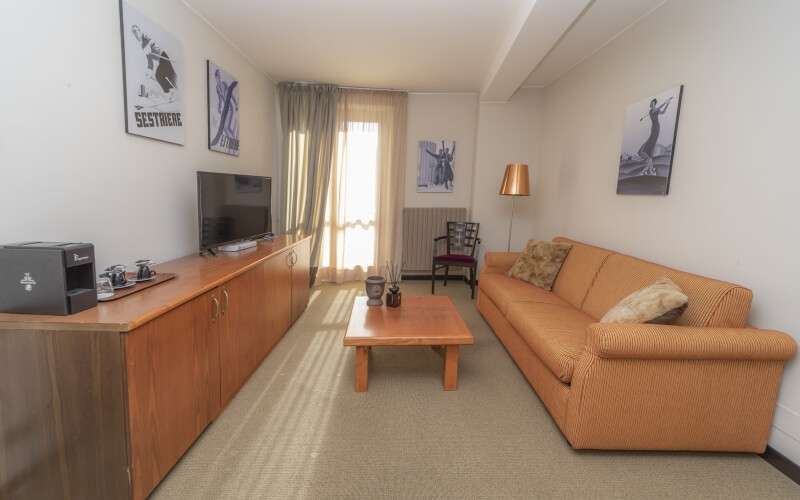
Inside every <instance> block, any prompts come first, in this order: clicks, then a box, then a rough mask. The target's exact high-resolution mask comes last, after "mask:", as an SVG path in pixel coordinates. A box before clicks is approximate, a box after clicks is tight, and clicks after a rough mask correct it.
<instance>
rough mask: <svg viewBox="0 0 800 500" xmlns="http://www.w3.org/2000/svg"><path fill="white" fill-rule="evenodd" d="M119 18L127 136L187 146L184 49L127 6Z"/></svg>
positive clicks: (170, 36)
mask: <svg viewBox="0 0 800 500" xmlns="http://www.w3.org/2000/svg"><path fill="white" fill-rule="evenodd" d="M120 13H121V22H120V26H121V29H122V72H123V84H124V94H125V131H126V132H128V133H129V134H136V135H141V136H144V137H150V138H152V139H158V140H161V141H166V142H173V143H175V144H183V142H184V126H183V95H182V92H181V90H182V89H183V76H184V75H183V45H182V44H181V42H180V41H179V40H178V39H176V38H174V37H173V36H172V35H170V34H169V33H167V32H166V31H164V30H163V29H161V27H159V26H158V25H157V24H155V23H154V22H152V21H151V20H150V19H148V18H147V17H145V15H144V14H142V13H141V12H139V11H138V10H136V9H134V8H133V7H131V6H130V5H128V3H127V2H124V1H121V2H120Z"/></svg>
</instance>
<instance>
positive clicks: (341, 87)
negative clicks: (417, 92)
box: [337, 85, 409, 94]
mask: <svg viewBox="0 0 800 500" xmlns="http://www.w3.org/2000/svg"><path fill="white" fill-rule="evenodd" d="M337 87H339V88H340V89H347V90H380V91H383V92H405V93H406V94H408V93H409V92H408V90H403V89H378V88H374V87H350V86H349V85H337Z"/></svg>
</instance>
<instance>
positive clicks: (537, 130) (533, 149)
mask: <svg viewBox="0 0 800 500" xmlns="http://www.w3.org/2000/svg"><path fill="white" fill-rule="evenodd" d="M543 96H544V91H543V90H542V89H520V90H519V91H517V93H516V94H514V96H513V97H512V98H511V99H509V101H508V102H507V103H482V104H481V105H480V108H479V117H478V139H477V144H478V147H477V152H476V155H475V164H476V168H475V181H474V184H473V192H472V208H471V213H473V214H474V219H475V220H476V221H478V222H480V223H481V227H480V235H481V239H482V240H483V242H482V243H481V254H480V262H479V265H478V268H479V269H480V268H481V267H482V266H483V255H484V253H485V252H491V251H502V252H505V251H506V250H507V249H508V239H509V229H511V230H512V231H511V250H517V251H519V250H521V249H522V248H523V247H524V246H525V243H526V242H527V241H528V240H529V239H530V238H542V237H543V236H542V235H541V228H539V227H537V225H536V224H534V222H533V221H534V215H535V214H537V213H538V211H539V198H540V192H541V189H542V187H541V186H539V182H538V180H537V175H538V171H539V165H538V161H537V155H538V152H539V149H540V144H539V137H540V135H541V130H542V125H541V124H542V113H543ZM509 163H526V164H528V172H529V176H530V182H531V196H517V197H514V198H513V204H514V206H513V211H514V214H513V215H514V221H513V227H511V215H512V214H511V212H512V197H511V196H501V195H500V194H499V193H500V185H501V184H502V182H503V177H504V175H505V172H506V165H508V164H509Z"/></svg>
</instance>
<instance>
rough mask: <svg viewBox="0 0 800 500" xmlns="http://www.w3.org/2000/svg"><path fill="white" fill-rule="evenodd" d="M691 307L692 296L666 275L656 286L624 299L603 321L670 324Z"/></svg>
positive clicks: (601, 320)
mask: <svg viewBox="0 0 800 500" xmlns="http://www.w3.org/2000/svg"><path fill="white" fill-rule="evenodd" d="M687 305H689V297H687V296H686V294H684V293H683V291H682V290H681V288H680V287H679V286H678V285H676V284H675V282H674V281H672V280H671V279H669V278H667V277H666V276H662V277H660V278H659V279H657V280H656V282H655V283H653V284H652V285H650V286H646V287H644V288H642V289H641V290H637V291H635V292H633V293H632V294H630V295H628V296H627V297H625V298H624V299H622V300H621V301H620V302H619V304H617V305H615V306H614V307H612V308H611V309H610V310H609V311H608V312H607V313H606V314H605V315H604V316H603V317H602V318H601V319H600V322H601V323H659V324H667V323H671V322H672V321H675V319H677V318H678V316H680V315H681V314H683V311H684V310H686V306H687Z"/></svg>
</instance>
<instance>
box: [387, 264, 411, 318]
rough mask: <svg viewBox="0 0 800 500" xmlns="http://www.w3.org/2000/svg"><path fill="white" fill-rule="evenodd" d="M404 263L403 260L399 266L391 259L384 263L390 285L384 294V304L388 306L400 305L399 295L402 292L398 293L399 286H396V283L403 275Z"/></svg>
mask: <svg viewBox="0 0 800 500" xmlns="http://www.w3.org/2000/svg"><path fill="white" fill-rule="evenodd" d="M405 265H406V263H405V262H403V263H402V264H400V265H399V266H398V265H396V264H395V263H394V262H392V261H388V262H387V263H386V270H387V272H388V273H389V283H390V284H391V286H389V293H387V294H386V305H387V306H388V307H400V297H401V296H402V295H403V294H402V293H400V287H399V286H397V283H398V282H399V281H400V278H401V277H402V276H403V268H404V267H405Z"/></svg>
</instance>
